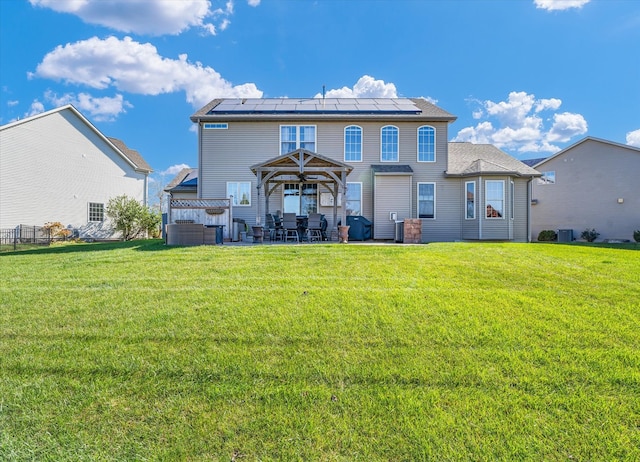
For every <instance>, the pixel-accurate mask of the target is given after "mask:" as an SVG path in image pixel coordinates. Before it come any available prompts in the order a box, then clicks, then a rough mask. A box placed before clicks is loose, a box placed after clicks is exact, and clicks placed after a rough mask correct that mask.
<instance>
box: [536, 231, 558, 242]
mask: <svg viewBox="0 0 640 462" xmlns="http://www.w3.org/2000/svg"><path fill="white" fill-rule="evenodd" d="M557 238H558V235H557V234H556V232H555V231H554V230H552V229H544V230H542V231H540V234H538V240H539V241H542V242H550V241H555V240H556V239H557Z"/></svg>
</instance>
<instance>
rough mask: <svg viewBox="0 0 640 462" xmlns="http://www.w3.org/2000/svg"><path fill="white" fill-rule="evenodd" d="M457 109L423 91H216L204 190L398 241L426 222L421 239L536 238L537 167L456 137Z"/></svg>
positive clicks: (205, 136)
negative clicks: (393, 94)
mask: <svg viewBox="0 0 640 462" xmlns="http://www.w3.org/2000/svg"><path fill="white" fill-rule="evenodd" d="M455 119H456V117H455V116H453V115H451V114H449V113H448V112H446V111H444V110H443V109H441V108H439V107H437V106H435V105H433V104H431V103H429V102H427V101H426V100H424V99H413V98H411V99H410V98H394V99H380V98H376V99H366V98H365V99H363V98H358V99H343V98H327V99H286V98H280V99H216V100H213V101H211V102H210V103H209V104H208V105H206V106H205V107H204V108H202V109H201V110H199V111H198V112H196V113H195V114H194V115H192V116H191V120H192V121H193V122H195V123H197V124H198V134H199V143H198V146H199V148H198V149H199V152H198V180H197V183H198V185H197V197H198V198H202V199H206V198H225V197H230V196H233V201H234V204H233V217H239V218H242V219H245V220H246V221H247V223H248V224H262V223H264V220H265V213H269V212H275V211H278V212H280V213H284V212H295V213H297V214H300V215H307V214H309V213H312V212H319V213H322V214H324V215H325V216H326V217H327V220H328V222H329V223H328V225H329V227H330V228H333V227H335V226H336V224H337V221H341V222H342V223H344V222H345V221H344V217H345V216H346V215H362V216H364V217H366V218H368V219H369V220H371V221H372V222H373V238H374V239H393V238H394V236H395V232H396V221H401V220H404V219H406V218H420V219H421V220H422V241H423V242H430V241H455V240H462V239H470V240H479V239H482V240H489V239H496V240H516V241H528V240H530V233H529V225H530V223H529V207H530V196H529V184H530V182H531V179H532V178H534V177H535V176H538V173H537V172H536V170H534V169H532V168H531V167H528V166H526V165H524V164H523V163H522V162H520V161H518V160H517V159H515V158H513V157H511V156H509V155H508V154H506V153H504V152H502V151H500V150H498V149H497V148H495V147H494V146H490V145H473V144H470V143H448V142H447V139H448V126H449V124H450V123H451V122H453V121H454V120H455Z"/></svg>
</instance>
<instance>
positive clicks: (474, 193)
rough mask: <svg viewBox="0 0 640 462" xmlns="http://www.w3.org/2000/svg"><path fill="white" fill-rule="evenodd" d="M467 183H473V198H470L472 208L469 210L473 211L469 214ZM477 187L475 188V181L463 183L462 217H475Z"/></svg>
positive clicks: (472, 218)
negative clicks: (463, 210)
mask: <svg viewBox="0 0 640 462" xmlns="http://www.w3.org/2000/svg"><path fill="white" fill-rule="evenodd" d="M469 185H473V191H472V194H473V199H472V200H471V204H472V208H471V212H473V213H472V214H471V215H472V216H469V210H470V209H469V202H470V201H469ZM476 191H477V188H476V182H475V181H465V183H464V196H465V198H464V209H465V212H464V219H465V220H475V219H476V202H477V198H478V195H477V193H476Z"/></svg>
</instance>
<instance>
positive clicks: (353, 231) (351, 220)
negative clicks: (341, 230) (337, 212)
mask: <svg viewBox="0 0 640 462" xmlns="http://www.w3.org/2000/svg"><path fill="white" fill-rule="evenodd" d="M371 224H372V223H371V222H370V221H369V220H367V219H366V218H365V217H363V216H360V215H348V216H347V225H349V239H351V240H354V241H366V240H367V239H371Z"/></svg>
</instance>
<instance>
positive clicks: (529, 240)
mask: <svg viewBox="0 0 640 462" xmlns="http://www.w3.org/2000/svg"><path fill="white" fill-rule="evenodd" d="M532 181H533V177H530V178H529V181H527V242H531V195H532V190H531V186H532Z"/></svg>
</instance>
